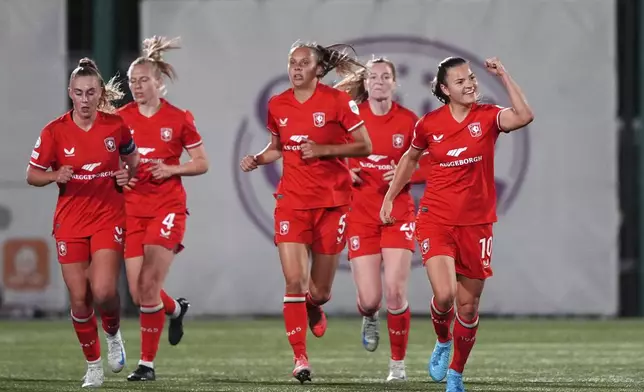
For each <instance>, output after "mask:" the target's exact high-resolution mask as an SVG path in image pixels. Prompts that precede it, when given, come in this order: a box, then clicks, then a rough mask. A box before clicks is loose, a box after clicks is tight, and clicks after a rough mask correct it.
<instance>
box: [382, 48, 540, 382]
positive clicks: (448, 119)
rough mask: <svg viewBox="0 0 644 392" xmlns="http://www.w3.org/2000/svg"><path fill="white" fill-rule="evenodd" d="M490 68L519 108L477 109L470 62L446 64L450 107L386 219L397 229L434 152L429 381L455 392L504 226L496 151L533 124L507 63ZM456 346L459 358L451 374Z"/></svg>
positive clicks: (389, 198)
mask: <svg viewBox="0 0 644 392" xmlns="http://www.w3.org/2000/svg"><path fill="white" fill-rule="evenodd" d="M485 66H486V68H487V70H488V71H489V72H491V73H492V74H494V75H496V76H498V77H499V78H500V80H501V81H502V83H503V84H504V86H505V88H506V90H507V92H508V95H509V97H510V102H511V104H512V107H511V108H505V109H503V108H500V107H498V106H494V105H483V104H479V103H477V93H478V84H477V81H476V77H475V75H474V73H473V72H472V71H471V70H470V67H469V65H468V63H467V61H465V60H464V59H462V58H458V57H450V58H447V59H445V60H443V61H442V62H441V63H440V64H439V66H438V72H437V74H436V79H435V81H434V87H433V93H434V95H435V96H436V97H437V98H438V99H439V100H440V101H442V102H443V103H444V104H445V105H443V106H442V107H441V108H439V109H437V110H434V111H432V112H431V113H428V114H426V115H425V116H424V117H423V118H422V119H421V120H419V121H418V123H417V124H416V127H415V130H414V139H413V140H412V145H411V147H412V148H410V149H409V150H408V151H407V152H406V153H405V155H404V156H403V158H402V159H401V160H400V163H399V164H398V167H397V168H396V173H395V175H394V179H393V181H392V183H391V186H390V188H389V191H388V192H387V194H386V195H385V200H384V202H383V204H382V209H381V212H380V214H381V219H382V221H383V222H384V223H387V224H391V223H393V222H394V218H395V216H394V215H393V214H392V211H393V202H394V199H395V197H396V195H397V194H398V193H399V192H400V191H401V190H402V189H403V188H404V186H405V185H406V184H407V182H408V181H409V178H410V177H411V175H412V172H413V171H414V168H415V167H416V164H417V163H418V160H419V159H420V157H421V154H422V152H423V151H424V150H427V151H429V158H428V159H429V165H430V170H429V178H428V180H427V182H428V184H430V186H428V187H427V188H426V191H425V195H424V197H423V199H422V201H421V204H420V211H419V213H418V218H417V227H416V231H417V238H418V241H419V243H420V248H421V253H422V256H423V260H424V262H425V268H426V269H427V275H428V277H429V280H430V282H431V286H432V291H433V292H434V297H433V298H432V301H431V314H432V321H433V323H434V329H435V331H436V334H437V335H438V341H437V342H436V346H435V348H434V351H433V353H432V356H431V358H430V363H429V373H430V376H431V378H432V379H434V380H435V381H440V380H442V379H444V378H445V377H446V376H447V391H448V392H460V391H464V387H463V379H462V373H463V369H464V367H465V362H466V361H467V358H468V356H469V354H470V351H471V350H472V347H473V346H474V341H475V339H476V331H477V328H478V325H479V316H478V307H479V299H480V297H481V293H482V291H483V286H484V283H485V279H487V278H488V277H490V276H492V268H491V266H490V264H491V259H492V224H493V223H494V222H496V220H497V218H496V191H495V188H494V145H495V143H496V140H497V137H498V136H499V134H500V133H501V132H511V131H514V130H516V129H519V128H521V127H524V126H526V125H527V124H529V123H530V122H531V121H532V120H533V114H532V109H531V108H530V106H529V105H528V103H527V102H526V99H525V97H524V96H523V93H522V92H521V89H520V88H519V86H518V85H517V84H516V83H515V82H514V81H513V80H512V78H511V77H510V75H509V74H508V73H507V71H506V70H505V68H504V67H503V65H502V64H501V62H500V61H499V60H498V59H496V58H492V59H488V60H486V61H485ZM454 300H456V306H457V309H458V312H456V313H455V311H454ZM454 318H456V322H455V324H454V331H453V335H452V333H451V332H450V329H451V323H452V321H453V320H454ZM452 341H453V345H454V357H453V359H452V362H451V364H450V365H449V371H448V361H449V356H450V351H451V348H452Z"/></svg>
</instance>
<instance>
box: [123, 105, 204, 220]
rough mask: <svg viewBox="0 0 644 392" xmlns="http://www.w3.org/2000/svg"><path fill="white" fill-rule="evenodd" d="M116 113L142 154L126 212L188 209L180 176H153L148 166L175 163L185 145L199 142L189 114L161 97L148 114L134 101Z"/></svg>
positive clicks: (150, 213) (143, 213)
mask: <svg viewBox="0 0 644 392" xmlns="http://www.w3.org/2000/svg"><path fill="white" fill-rule="evenodd" d="M118 114H119V115H120V116H121V117H122V118H123V120H125V123H126V124H127V125H128V127H130V129H131V132H132V135H133V136H134V140H135V141H136V145H137V146H138V149H139V154H140V156H141V164H140V166H139V168H138V170H137V173H136V178H137V179H138V180H139V181H138V182H137V183H136V186H134V187H133V188H132V190H131V191H126V193H125V201H126V208H127V214H128V215H130V216H138V217H153V216H156V215H158V214H160V213H161V214H163V213H168V212H175V213H185V212H187V207H186V191H185V189H184V188H183V184H182V182H181V177H179V176H172V177H170V178H166V179H164V180H155V179H154V178H153V177H152V175H151V174H150V172H148V171H147V169H148V168H149V167H150V166H151V165H152V164H154V163H164V164H166V165H178V164H180V158H181V154H182V153H183V149H184V148H185V149H187V150H189V149H191V148H195V147H198V146H200V145H201V144H202V141H201V136H200V135H199V133H198V132H197V128H196V127H195V123H194V119H193V117H192V114H190V112H187V111H183V110H181V109H179V108H177V107H175V106H173V105H171V104H170V103H169V102H168V101H166V100H164V99H162V100H161V107H160V108H159V110H158V111H157V112H156V113H155V114H154V115H153V116H152V117H149V118H148V117H145V116H143V115H142V114H141V113H140V112H139V107H138V105H137V104H136V103H135V102H131V103H129V104H127V105H125V106H124V107H122V108H121V109H120V110H119V113H118Z"/></svg>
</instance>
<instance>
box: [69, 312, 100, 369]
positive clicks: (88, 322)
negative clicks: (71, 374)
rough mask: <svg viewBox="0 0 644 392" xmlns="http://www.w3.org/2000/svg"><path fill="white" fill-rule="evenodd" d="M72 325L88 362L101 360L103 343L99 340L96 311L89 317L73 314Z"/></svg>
mask: <svg viewBox="0 0 644 392" xmlns="http://www.w3.org/2000/svg"><path fill="white" fill-rule="evenodd" d="M72 324H73V325H74V331H76V336H77V337H78V342H79V343H80V345H81V348H82V349H83V354H84V355H85V359H86V360H87V362H97V361H98V360H100V359H101V342H100V341H99V340H98V322H97V320H96V315H95V314H94V311H92V312H91V313H90V314H89V315H75V314H74V313H73V312H72Z"/></svg>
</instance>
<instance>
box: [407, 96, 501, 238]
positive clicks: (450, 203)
mask: <svg viewBox="0 0 644 392" xmlns="http://www.w3.org/2000/svg"><path fill="white" fill-rule="evenodd" d="M501 110H503V108H501V107H499V106H495V105H487V104H486V105H478V104H474V105H473V106H472V109H471V110H470V112H469V113H468V115H467V117H466V118H465V119H464V120H463V121H462V122H460V123H458V122H456V120H454V117H453V116H452V113H451V112H450V110H449V107H448V106H447V105H444V106H442V107H441V108H439V109H436V110H434V111H433V112H430V113H428V114H426V115H425V116H424V117H423V118H421V119H420V120H419V121H418V123H417V124H416V128H415V130H414V139H413V141H412V147H414V148H417V149H419V150H425V149H427V150H428V151H429V156H428V160H429V162H428V164H429V168H428V170H429V178H428V179H427V183H428V184H429V186H428V187H427V188H426V189H425V195H424V196H423V198H422V200H421V202H420V206H421V208H423V207H425V208H427V210H428V211H427V212H428V214H429V216H430V217H431V218H433V220H434V221H435V222H438V223H442V224H446V225H455V226H467V225H478V224H484V223H493V222H496V189H495V186H494V145H495V144H496V140H497V138H498V136H499V133H500V132H501V130H500V128H499V119H498V117H499V113H500V112H501Z"/></svg>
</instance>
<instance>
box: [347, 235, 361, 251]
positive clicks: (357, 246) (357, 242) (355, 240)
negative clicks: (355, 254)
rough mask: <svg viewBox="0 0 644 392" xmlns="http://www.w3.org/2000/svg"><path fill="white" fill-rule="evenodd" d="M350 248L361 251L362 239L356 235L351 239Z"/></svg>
mask: <svg viewBox="0 0 644 392" xmlns="http://www.w3.org/2000/svg"><path fill="white" fill-rule="evenodd" d="M349 246H350V247H351V250H352V251H356V250H358V249H360V237H358V236H357V235H356V236H353V237H351V238H349Z"/></svg>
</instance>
